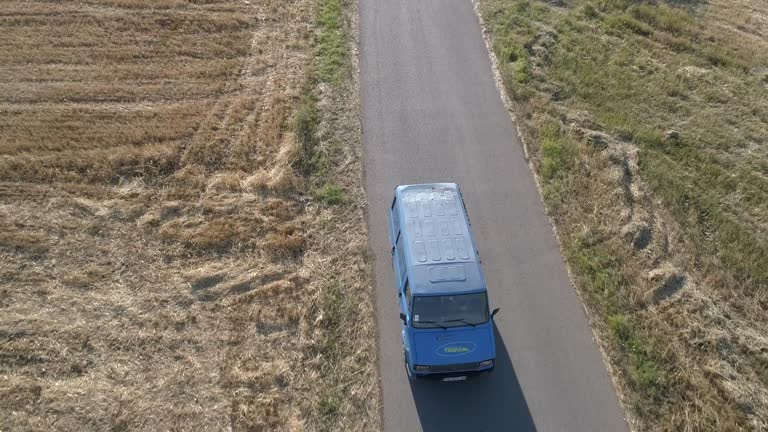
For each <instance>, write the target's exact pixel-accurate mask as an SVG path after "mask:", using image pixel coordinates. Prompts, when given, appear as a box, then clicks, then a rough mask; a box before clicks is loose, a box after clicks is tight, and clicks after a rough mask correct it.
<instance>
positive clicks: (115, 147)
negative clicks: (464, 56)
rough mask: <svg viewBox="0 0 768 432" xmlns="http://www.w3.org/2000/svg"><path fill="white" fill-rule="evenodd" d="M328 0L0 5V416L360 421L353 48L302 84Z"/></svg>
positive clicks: (156, 424)
mask: <svg viewBox="0 0 768 432" xmlns="http://www.w3.org/2000/svg"><path fill="white" fill-rule="evenodd" d="M325 3H327V1H317V0H298V1H282V0H266V1H258V2H242V1H226V0H221V1H216V0H214V1H206V2H193V1H182V0H161V1H155V0H153V1H149V0H93V1H81V2H66V3H60V2H48V1H24V2H16V1H10V2H5V3H4V4H3V10H2V12H0V28H1V29H2V31H0V39H1V40H2V42H3V54H2V56H0V72H2V73H0V89H2V90H1V91H0V95H1V96H0V112H1V113H2V115H0V430H14V431H16V430H19V431H23V430H72V431H75V430H77V431H82V430H106V429H113V430H148V431H149V430H151V431H154V430H292V431H296V430H330V429H335V428H339V427H340V428H343V429H346V430H368V429H371V428H375V427H376V425H377V422H378V411H377V400H378V399H377V398H378V393H377V390H376V382H375V361H374V360H373V356H374V355H375V354H374V351H373V347H372V344H373V343H374V342H373V341H374V340H375V339H374V337H373V328H372V326H373V313H372V306H371V302H370V284H369V283H368V280H369V273H368V272H369V270H368V266H367V264H366V262H365V257H366V254H365V245H366V241H365V228H364V224H363V218H362V210H361V208H362V203H363V202H364V198H363V192H362V190H361V189H360V185H361V184H362V182H361V174H360V164H359V130H358V125H357V121H356V118H355V116H354V114H353V110H354V106H355V101H354V100H353V98H354V96H352V95H353V94H356V92H348V90H354V86H355V84H354V82H355V81H354V80H355V78H354V77H353V74H352V72H351V69H350V68H351V65H350V64H351V62H350V59H352V58H353V57H352V56H351V54H347V55H345V56H344V57H343V58H342V59H341V61H340V62H336V63H334V64H335V65H336V66H335V67H336V69H337V70H338V71H339V72H338V77H337V78H334V81H333V84H332V85H331V84H324V83H325V80H327V79H328V77H330V75H322V76H321V77H320V78H311V79H310V84H307V80H308V78H307V77H308V76H314V75H315V73H313V72H311V71H312V70H314V69H316V68H317V66H316V65H315V62H317V61H318V60H317V59H318V56H322V52H323V50H322V49H320V48H318V47H321V46H324V45H326V44H327V43H326V42H324V40H323V37H322V35H323V34H324V32H325V33H327V30H323V29H326V28H328V25H327V24H326V22H325V18H324V17H323V16H322V12H321V11H322V10H323V9H321V5H323V4H325ZM339 6H342V4H341V3H339ZM343 11H344V9H341V8H339V9H338V12H343ZM338 22H339V23H340V25H341V27H338V28H333V29H332V31H333V32H334V34H336V35H338V36H339V37H340V39H339V41H341V42H342V43H343V44H349V43H350V41H349V39H348V38H347V37H348V35H350V34H351V33H350V30H349V29H350V28H352V27H350V25H351V24H352V23H351V22H350V21H348V20H345V19H341V20H340V21H338ZM321 87H327V90H325V91H320V90H317V89H318V88H321ZM307 93H310V94H312V95H313V97H314V98H315V101H316V102H317V105H315V117H314V119H312V124H313V129H311V130H309V133H310V135H311V139H312V140H313V152H315V153H317V154H321V153H322V154H327V155H326V156H325V159H323V160H322V161H321V162H322V163H320V162H318V163H317V165H318V166H320V165H322V167H323V170H322V172H320V171H319V170H314V169H312V170H308V171H305V170H304V169H302V166H303V165H305V164H306V161H305V158H304V156H305V154H304V150H303V149H302V145H301V143H300V137H299V135H300V134H302V133H303V132H302V130H301V129H300V128H299V127H294V126H295V125H297V124H298V123H300V121H299V120H298V117H299V116H297V115H296V111H297V110H300V109H301V107H302V106H303V105H302V104H303V102H302V101H303V100H304V99H305V97H306V94H307ZM350 98H352V99H350ZM321 103H322V105H321V108H317V106H318V105H319V104H321ZM329 117H330V118H332V119H330V120H329ZM304 132H306V131H304ZM331 149H334V150H333V151H331ZM317 160H318V161H320V158H318V159H317ZM341 179H344V180H343V181H342V180H341ZM342 188H343V191H344V192H343V193H342V192H340V191H341V190H342ZM315 191H317V192H315ZM318 389H327V391H318Z"/></svg>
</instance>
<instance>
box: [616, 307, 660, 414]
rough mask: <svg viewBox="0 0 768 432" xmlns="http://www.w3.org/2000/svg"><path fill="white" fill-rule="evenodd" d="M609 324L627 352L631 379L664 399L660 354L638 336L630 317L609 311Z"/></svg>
mask: <svg viewBox="0 0 768 432" xmlns="http://www.w3.org/2000/svg"><path fill="white" fill-rule="evenodd" d="M608 328H609V330H610V332H611V336H612V337H613V339H614V341H615V342H616V343H617V344H618V345H619V348H620V351H621V353H622V354H623V355H624V356H626V358H625V360H626V363H627V372H628V375H629V378H630V381H631V383H632V384H633V385H634V386H635V387H636V388H637V389H638V390H639V391H640V392H642V393H643V394H645V395H646V396H648V397H650V398H652V399H653V400H655V401H661V400H663V398H664V395H665V394H666V392H667V384H666V381H667V379H666V373H665V370H664V367H663V366H662V363H661V359H660V356H658V355H657V354H656V353H655V352H654V351H653V349H652V348H651V346H650V344H649V343H648V341H646V340H645V339H644V338H643V337H641V336H640V334H639V333H638V331H637V330H636V329H635V327H634V325H633V324H632V321H631V320H630V319H629V318H627V317H626V316H625V315H621V314H614V315H610V316H609V317H608Z"/></svg>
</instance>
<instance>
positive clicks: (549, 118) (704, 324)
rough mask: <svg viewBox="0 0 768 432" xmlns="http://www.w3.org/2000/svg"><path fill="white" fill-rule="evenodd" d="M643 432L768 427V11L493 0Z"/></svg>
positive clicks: (692, 2)
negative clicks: (645, 431) (644, 431)
mask: <svg viewBox="0 0 768 432" xmlns="http://www.w3.org/2000/svg"><path fill="white" fill-rule="evenodd" d="M479 11H480V13H481V15H482V18H483V22H484V24H485V26H486V28H487V30H488V32H489V36H490V44H491V45H492V49H493V52H494V54H495V57H496V59H497V62H498V69H499V72H500V75H501V77H502V80H503V82H504V86H505V88H506V90H507V92H508V94H509V95H510V98H511V100H512V106H513V108H514V112H515V113H516V115H517V117H518V120H519V125H520V126H521V129H522V134H523V136H524V137H525V139H526V142H527V145H528V150H529V153H530V155H531V162H532V165H533V167H534V169H535V171H536V172H537V174H538V177H539V180H540V183H541V187H542V192H543V195H544V200H545V202H546V204H547V207H548V209H549V212H550V215H551V216H552V218H553V220H554V222H555V224H556V226H557V228H558V231H559V233H560V237H561V239H562V241H563V246H564V252H565V255H566V258H567V259H568V262H569V264H570V267H571V269H572V270H573V274H574V278H575V282H576V284H577V286H578V288H579V292H580V293H581V294H582V296H583V298H584V300H585V302H586V303H587V306H588V309H589V311H590V315H591V317H592V318H593V321H594V325H595V327H596V330H597V333H598V334H599V335H600V336H601V339H602V340H601V343H602V345H603V347H604V348H605V349H606V352H607V353H608V357H609V359H610V363H611V365H612V367H613V369H614V370H615V371H616V373H617V378H618V385H619V387H620V390H621V391H620V393H622V399H623V402H624V403H625V405H626V406H627V407H628V408H629V411H630V414H631V417H632V419H633V424H634V426H635V428H636V429H637V430H647V431H714V430H717V431H738V430H754V431H762V430H767V429H768V142H767V141H766V139H767V137H768V3H767V2H764V1H751V0H669V1H663V0H647V1H641V0H549V1H539V0H479Z"/></svg>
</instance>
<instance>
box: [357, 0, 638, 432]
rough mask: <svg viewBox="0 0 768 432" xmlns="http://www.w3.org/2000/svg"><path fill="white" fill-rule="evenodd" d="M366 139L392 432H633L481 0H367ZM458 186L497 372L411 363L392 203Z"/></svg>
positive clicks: (363, 17) (363, 23) (363, 50)
mask: <svg viewBox="0 0 768 432" xmlns="http://www.w3.org/2000/svg"><path fill="white" fill-rule="evenodd" d="M360 32H361V34H360V61H361V64H360V67H361V96H362V107H363V139H364V143H365V144H364V145H365V168H366V182H367V189H368V197H369V200H370V207H369V212H370V221H369V222H370V227H371V246H372V249H373V251H374V253H375V257H376V263H375V265H376V270H375V274H376V285H377V288H376V302H377V320H378V325H379V331H380V335H379V341H378V342H379V355H380V359H379V362H380V364H379V368H380V374H381V380H382V388H383V404H384V407H383V417H384V419H383V420H384V429H385V430H387V431H398V432H400V431H402V432H407V431H418V430H424V431H441V432H447V431H467V432H468V431H532V430H537V431H570V432H576V431H590V432H593V431H594V432H596V431H626V430H627V425H626V423H625V421H624V418H623V412H622V410H621V408H620V407H619V404H618V400H617V397H616V393H615V390H614V388H613V386H612V384H611V381H610V378H609V376H608V373H607V371H606V369H605V366H604V364H603V361H602V359H601V356H600V354H599V352H598V348H597V345H596V343H595V341H594V340H593V338H592V333H591V331H590V328H589V325H588V322H587V318H586V316H585V314H584V311H583V308H582V306H581V303H580V301H579V299H578V297H577V296H576V293H575V292H574V290H573V288H572V287H571V286H570V285H569V281H568V277H567V273H566V270H565V267H564V265H563V262H562V259H561V255H560V252H559V249H558V245H557V243H556V241H555V238H554V234H553V232H552V227H551V226H550V223H549V221H548V219H547V218H546V216H545V214H544V210H543V207H542V205H541V203H540V201H539V196H538V192H537V189H536V186H535V184H534V181H533V177H532V175H531V173H530V171H529V169H528V166H527V164H526V161H525V158H524V154H523V150H522V147H521V145H520V143H519V141H518V138H517V135H516V133H515V130H514V127H513V124H512V122H511V120H510V118H509V115H508V113H507V112H506V110H505V108H504V106H503V104H502V103H501V100H500V98H499V94H498V92H497V89H496V87H495V85H494V82H493V78H492V73H491V65H490V61H489V59H488V55H487V52H486V48H485V44H484V42H483V40H482V35H481V29H480V25H479V23H478V20H477V17H476V15H475V13H474V11H473V9H472V5H471V3H470V0H360ZM453 181H455V182H457V183H459V184H460V186H461V187H462V192H463V195H464V198H465V202H466V205H467V208H468V211H469V215H470V217H471V219H472V228H473V232H474V234H475V237H476V241H477V243H478V245H477V246H478V249H479V251H480V256H481V258H482V261H483V264H484V269H485V274H486V278H487V280H488V285H489V290H490V298H491V307H492V308H493V307H501V312H500V314H499V315H497V317H496V321H495V322H496V329H497V335H496V339H497V349H498V359H497V366H496V370H495V371H494V373H493V374H492V375H488V376H485V377H482V378H480V379H476V380H473V381H468V382H465V383H441V382H431V383H430V382H424V383H422V382H417V383H416V384H415V385H413V386H411V385H409V383H408V380H407V378H406V375H405V371H404V369H403V360H402V358H403V354H402V347H401V341H400V334H399V331H400V321H399V319H398V310H397V304H396V289H395V285H394V282H393V274H392V270H391V266H390V252H389V246H388V243H387V238H386V209H387V206H388V205H389V203H390V202H391V199H392V192H393V188H394V187H395V186H397V185H398V184H407V183H422V182H453Z"/></svg>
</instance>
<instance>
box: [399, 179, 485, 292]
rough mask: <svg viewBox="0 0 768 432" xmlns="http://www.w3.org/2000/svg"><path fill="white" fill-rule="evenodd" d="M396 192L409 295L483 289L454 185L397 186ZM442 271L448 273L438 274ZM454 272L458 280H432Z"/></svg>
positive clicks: (479, 271)
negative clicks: (436, 275)
mask: <svg viewBox="0 0 768 432" xmlns="http://www.w3.org/2000/svg"><path fill="white" fill-rule="evenodd" d="M396 193H397V194H398V200H400V203H401V205H400V206H399V211H400V212H401V220H403V221H407V223H404V225H405V227H404V232H403V233H402V235H403V236H404V239H403V240H404V242H405V244H404V246H405V249H406V253H405V254H406V266H407V267H408V273H409V277H410V280H411V290H412V292H413V293H415V294H416V293H422V294H429V293H450V292H459V291H473V290H479V289H484V288H485V281H484V278H483V275H482V269H481V267H480V263H479V259H478V258H477V255H476V253H475V250H474V246H472V244H473V243H472V235H471V233H470V231H469V220H468V219H467V217H466V213H465V212H464V211H463V208H462V206H461V196H460V194H459V189H458V186H456V185H455V184H452V183H436V184H425V185H410V186H400V187H398V188H397V189H396ZM448 267H453V269H452V270H441V269H442V268H448ZM435 269H437V270H435ZM456 269H459V270H456ZM458 271H460V272H461V274H463V275H464V277H463V278H460V280H459V279H457V278H455V277H448V276H440V277H437V278H436V277H435V274H439V275H443V272H447V273H445V274H453V273H452V272H458ZM437 279H439V280H437Z"/></svg>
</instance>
